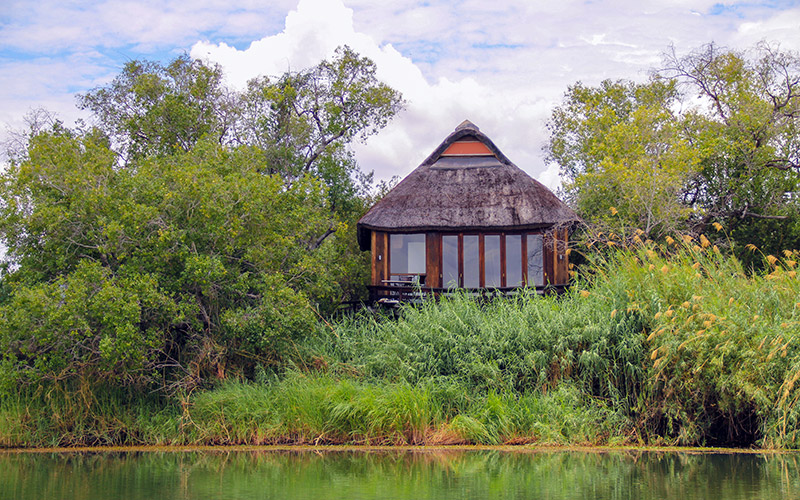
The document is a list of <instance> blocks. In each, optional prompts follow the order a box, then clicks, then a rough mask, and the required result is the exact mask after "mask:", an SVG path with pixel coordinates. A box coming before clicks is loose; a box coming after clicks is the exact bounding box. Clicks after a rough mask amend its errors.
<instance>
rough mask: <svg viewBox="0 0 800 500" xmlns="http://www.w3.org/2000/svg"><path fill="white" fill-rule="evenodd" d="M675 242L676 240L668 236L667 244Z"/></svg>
mask: <svg viewBox="0 0 800 500" xmlns="http://www.w3.org/2000/svg"><path fill="white" fill-rule="evenodd" d="M673 243H675V240H673V239H672V238H670V237H669V236H667V245H672V244H673Z"/></svg>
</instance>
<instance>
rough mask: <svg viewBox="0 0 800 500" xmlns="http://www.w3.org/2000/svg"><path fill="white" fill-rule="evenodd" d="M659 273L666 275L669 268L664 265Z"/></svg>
mask: <svg viewBox="0 0 800 500" xmlns="http://www.w3.org/2000/svg"><path fill="white" fill-rule="evenodd" d="M661 272H662V273H664V274H667V273H668V272H669V267H668V266H667V265H666V264H664V267H662V268H661Z"/></svg>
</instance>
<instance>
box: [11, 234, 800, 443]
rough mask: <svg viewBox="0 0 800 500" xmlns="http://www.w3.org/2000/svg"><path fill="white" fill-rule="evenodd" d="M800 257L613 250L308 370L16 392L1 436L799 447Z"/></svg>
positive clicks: (358, 338) (435, 308)
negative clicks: (219, 380) (185, 383)
mask: <svg viewBox="0 0 800 500" xmlns="http://www.w3.org/2000/svg"><path fill="white" fill-rule="evenodd" d="M755 251H756V252H757V250H755ZM796 258H797V256H796V254H795V253H794V252H788V251H787V253H786V254H785V255H782V256H780V257H776V256H771V255H767V256H765V257H764V259H765V265H767V266H768V267H769V271H768V272H764V273H756V274H748V273H746V272H745V270H744V269H743V268H742V267H741V265H740V263H739V262H738V261H737V260H736V259H735V258H731V257H728V256H724V255H723V254H722V253H721V252H720V250H719V249H718V248H715V247H713V246H711V245H709V244H708V243H707V239H706V238H702V239H701V240H700V241H697V242H696V244H695V242H693V241H690V242H675V241H672V243H671V244H669V243H665V244H664V245H662V246H656V245H654V244H649V245H644V246H641V247H640V248H638V249H636V250H616V251H614V252H613V253H611V254H609V255H608V256H607V257H606V260H605V261H604V262H600V263H597V264H596V267H594V268H593V273H592V274H590V275H587V276H586V277H585V278H584V279H583V280H582V281H580V282H579V283H578V284H577V285H576V286H575V287H574V288H573V289H572V290H571V291H570V292H568V293H567V294H566V295H564V296H562V297H542V296H537V295H535V294H530V293H527V292H523V293H521V294H520V295H519V296H516V297H511V298H496V299H485V298H476V297H468V296H464V295H455V296H453V297H450V298H446V299H443V300H441V301H440V302H438V303H435V302H426V303H423V304H420V305H411V306H407V307H405V308H404V309H403V310H402V311H401V313H400V317H399V318H393V317H390V316H385V315H374V314H373V313H368V312H363V313H361V314H359V315H356V316H353V317H345V318H342V319H340V320H339V321H336V322H334V323H330V324H325V323H321V324H319V325H318V326H317V329H316V330H315V332H314V334H313V335H310V336H308V337H306V338H305V340H304V341H302V342H298V344H297V345H296V348H297V352H298V356H297V357H296V358H295V359H296V365H295V366H294V367H293V368H290V369H288V370H286V371H285V372H282V373H276V372H274V371H272V370H270V369H269V367H263V366H259V367H258V368H257V369H256V374H255V377H254V378H255V380H253V381H244V380H230V381H228V382H225V383H223V384H222V385H219V386H218V387H217V388H215V389H213V390H208V391H199V392H196V393H194V394H192V395H186V396H185V397H183V398H182V399H180V400H176V399H167V398H163V397H160V396H158V395H151V396H148V397H142V396H140V395H136V394H132V393H130V392H114V391H103V392H99V393H93V392H87V393H79V396H80V397H78V398H76V397H75V395H74V394H72V393H71V392H70V391H69V390H62V389H60V387H61V386H58V385H55V386H51V387H50V388H49V389H41V388H40V389H38V390H29V391H27V392H21V393H17V394H15V395H13V396H12V395H7V396H5V397H4V398H3V400H2V406H1V407H0V417H2V418H0V422H3V423H2V424H0V439H1V440H2V441H0V442H2V443H3V444H5V445H7V446H8V445H17V446H18V445H29V446H30V445H45V444H79V443H80V444H104V443H117V442H121V443H283V442H290V443H311V444H319V443H372V444H387V443H391V444H400V443H409V444H423V443H427V444H453V443H562V444H563V443H636V444H642V443H649V444H681V445H746V446H749V445H759V446H765V447H787V448H797V447H798V446H800V436H798V434H797V426H798V419H799V418H800V406H798V400H800V392H798V391H800V386H798V384H797V382H798V380H800V345H798V332H800V328H798V327H799V326H800V303H799V302H798V297H800V282H798V280H797V278H796V272H795V270H794V268H795V266H796V265H797V262H796Z"/></svg>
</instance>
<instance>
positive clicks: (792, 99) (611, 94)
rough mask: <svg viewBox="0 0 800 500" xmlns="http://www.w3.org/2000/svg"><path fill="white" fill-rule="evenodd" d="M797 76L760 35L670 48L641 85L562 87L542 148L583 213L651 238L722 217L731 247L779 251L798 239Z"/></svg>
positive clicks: (791, 57) (787, 55)
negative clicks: (738, 43) (737, 47)
mask: <svg viewBox="0 0 800 500" xmlns="http://www.w3.org/2000/svg"><path fill="white" fill-rule="evenodd" d="M799 85H800V58H798V56H797V54H795V53H792V52H784V51H780V50H778V49H777V48H776V47H773V46H770V45H768V44H763V43H762V44H759V45H758V46H757V47H755V48H754V49H752V50H751V51H741V52H737V51H732V50H727V49H721V48H719V47H718V46H716V45H714V44H709V45H706V46H703V47H701V48H700V49H698V50H696V51H693V52H691V53H690V54H689V55H687V56H683V57H681V56H678V55H676V53H675V51H674V50H673V51H672V52H670V53H669V54H667V55H666V56H665V67H664V68H663V69H661V70H660V71H658V72H655V73H654V76H653V77H652V78H651V80H650V81H649V82H647V83H644V84H635V83H632V82H625V81H620V82H604V83H602V84H601V85H600V86H599V87H598V88H586V87H584V86H582V85H581V84H577V85H575V86H573V87H571V88H570V90H569V91H568V92H567V94H566V95H565V98H564V101H563V103H562V104H561V105H560V106H558V107H557V108H556V109H555V110H554V111H553V114H552V116H551V119H550V121H549V123H548V125H549V128H550V130H551V139H550V142H549V144H548V146H547V148H546V149H547V152H548V157H549V159H550V160H552V161H555V162H557V163H558V164H559V165H560V166H561V169H562V172H563V173H564V174H565V176H566V178H567V183H566V189H567V192H568V194H569V196H570V199H571V201H572V203H573V204H574V205H575V206H576V208H577V209H578V210H579V212H580V213H581V215H582V216H583V217H584V219H585V220H587V221H589V222H592V223H598V222H599V223H603V224H606V225H608V224H612V227H614V226H613V224H616V227H615V229H616V230H617V231H620V230H621V229H622V228H625V227H628V228H630V227H638V228H641V229H643V230H645V232H646V233H647V234H648V236H651V237H652V236H654V237H657V236H659V235H662V234H664V233H665V232H670V231H674V230H683V231H689V232H694V233H700V232H704V231H706V230H707V228H708V227H709V226H710V225H711V224H712V223H721V224H722V225H723V226H724V227H726V228H728V235H729V236H731V237H732V238H733V239H734V241H736V242H740V243H742V244H741V245H740V247H744V244H745V243H753V244H756V245H757V246H760V247H763V248H764V249H765V250H768V251H770V252H774V251H779V250H781V249H784V248H788V247H792V246H796V245H797V244H798V242H800V241H798V240H797V236H798V235H800V231H798V230H797V228H796V221H797V217H796V214H797V199H796V197H795V195H794V193H795V192H796V190H797V186H796V183H797V173H798V169H800V142H798V135H797V133H796V132H797V126H798V124H797V117H798V116H799V115H798V111H800V108H799V107H798V106H800V98H799V97H798V95H800V92H799V91H800V87H799ZM611 207H613V210H612V208H611ZM612 212H613V213H614V214H612Z"/></svg>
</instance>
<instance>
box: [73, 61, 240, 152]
mask: <svg viewBox="0 0 800 500" xmlns="http://www.w3.org/2000/svg"><path fill="white" fill-rule="evenodd" d="M78 103H79V107H80V108H81V109H87V110H89V111H91V112H92V116H93V118H94V121H95V122H96V125H97V127H98V128H99V129H100V130H102V131H103V132H104V133H106V134H108V135H109V137H110V138H111V139H112V144H113V145H114V147H115V148H116V149H117V151H118V153H119V154H120V157H121V158H122V160H123V163H128V162H132V161H133V162H135V161H136V160H137V159H138V158H142V157H147V156H151V155H169V154H171V153H173V152H176V151H189V150H190V149H191V148H192V147H193V146H194V145H195V144H196V143H197V141H198V140H200V138H201V137H203V136H204V135H210V136H212V137H214V139H215V140H217V141H219V142H221V143H227V142H229V141H230V140H231V137H230V129H231V127H232V126H233V122H234V121H235V120H236V118H237V109H236V103H235V96H233V95H231V92H230V91H229V90H228V89H226V88H225V87H224V85H223V74H222V69H221V68H220V67H219V66H217V65H210V64H206V63H204V62H202V61H200V60H192V59H191V58H189V56H187V55H183V56H180V57H178V58H176V59H174V60H173V61H172V62H170V63H169V64H168V65H166V66H164V65H162V64H161V63H158V62H154V61H131V62H129V63H127V64H125V67H124V68H123V70H122V72H121V73H120V74H119V75H118V76H117V77H116V78H114V80H113V81H112V82H111V83H110V84H109V85H107V86H105V87H98V88H96V89H94V90H92V91H90V92H87V93H85V94H81V95H79V96H78Z"/></svg>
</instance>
